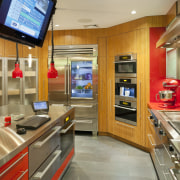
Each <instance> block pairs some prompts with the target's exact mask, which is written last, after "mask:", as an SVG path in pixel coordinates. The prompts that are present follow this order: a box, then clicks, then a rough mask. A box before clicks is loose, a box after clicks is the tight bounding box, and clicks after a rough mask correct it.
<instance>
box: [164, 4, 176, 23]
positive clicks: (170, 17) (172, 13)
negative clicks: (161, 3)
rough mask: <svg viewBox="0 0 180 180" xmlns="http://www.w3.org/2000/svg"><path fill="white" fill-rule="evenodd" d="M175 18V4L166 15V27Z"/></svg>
mask: <svg viewBox="0 0 180 180" xmlns="http://www.w3.org/2000/svg"><path fill="white" fill-rule="evenodd" d="M175 17H176V3H174V4H173V6H172V7H171V8H170V10H169V11H168V13H167V15H166V25H168V24H169V23H170V22H171V21H172V20H173V19H174V18H175Z"/></svg>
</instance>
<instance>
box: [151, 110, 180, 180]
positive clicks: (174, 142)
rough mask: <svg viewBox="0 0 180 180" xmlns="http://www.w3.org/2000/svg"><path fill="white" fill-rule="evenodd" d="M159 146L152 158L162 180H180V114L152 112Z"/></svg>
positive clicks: (175, 112) (174, 112) (157, 145)
mask: <svg viewBox="0 0 180 180" xmlns="http://www.w3.org/2000/svg"><path fill="white" fill-rule="evenodd" d="M151 113H152V115H153V122H154V127H155V131H156V133H157V137H159V140H160V141H159V142H160V143H159V144H156V145H155V147H154V151H153V153H151V157H152V159H153V162H154V165H155V167H156V170H157V174H158V176H159V179H160V180H164V179H168V180H180V112H178V111H159V112H158V113H157V111H156V112H155V111H153V110H152V111H151Z"/></svg>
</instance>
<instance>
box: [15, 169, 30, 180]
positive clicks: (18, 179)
mask: <svg viewBox="0 0 180 180" xmlns="http://www.w3.org/2000/svg"><path fill="white" fill-rule="evenodd" d="M27 172H28V169H26V170H25V171H22V174H21V175H20V176H19V177H18V178H17V180H20V179H21V178H22V177H23V176H24V175H25V174H26V173H27Z"/></svg>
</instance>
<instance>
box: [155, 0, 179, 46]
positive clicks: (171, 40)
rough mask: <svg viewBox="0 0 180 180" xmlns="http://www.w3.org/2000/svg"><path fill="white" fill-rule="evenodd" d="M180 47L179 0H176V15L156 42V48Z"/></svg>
mask: <svg viewBox="0 0 180 180" xmlns="http://www.w3.org/2000/svg"><path fill="white" fill-rule="evenodd" d="M176 47H180V0H178V1H177V2H176V17H175V18H174V20H173V21H172V22H171V23H170V24H169V25H168V27H167V28H166V32H165V33H164V34H163V35H162V36H161V37H160V39H159V40H158V41H157V43H156V48H176Z"/></svg>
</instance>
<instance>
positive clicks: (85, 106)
mask: <svg viewBox="0 0 180 180" xmlns="http://www.w3.org/2000/svg"><path fill="white" fill-rule="evenodd" d="M71 107H82V108H92V107H93V106H92V105H91V106H87V105H84V106H83V105H72V104H71Z"/></svg>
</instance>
